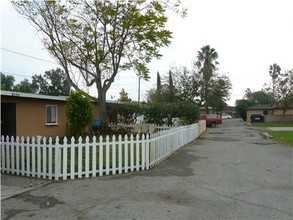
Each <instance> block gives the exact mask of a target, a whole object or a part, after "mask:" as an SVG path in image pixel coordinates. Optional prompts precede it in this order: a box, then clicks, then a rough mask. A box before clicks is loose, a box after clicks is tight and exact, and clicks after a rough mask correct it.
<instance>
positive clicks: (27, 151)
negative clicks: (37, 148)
mask: <svg viewBox="0 0 293 220" xmlns="http://www.w3.org/2000/svg"><path fill="white" fill-rule="evenodd" d="M30 163H31V162H30V138H29V137H27V138H26V175H27V176H30V169H31V168H30Z"/></svg>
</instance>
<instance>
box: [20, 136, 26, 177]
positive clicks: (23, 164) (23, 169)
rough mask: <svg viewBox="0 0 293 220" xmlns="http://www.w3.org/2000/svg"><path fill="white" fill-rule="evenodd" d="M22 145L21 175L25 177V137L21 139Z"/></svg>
mask: <svg viewBox="0 0 293 220" xmlns="http://www.w3.org/2000/svg"><path fill="white" fill-rule="evenodd" d="M20 141H21V143H20V145H21V154H20V156H21V175H22V176H24V175H25V162H24V161H25V151H24V149H25V148H24V137H21V139H20Z"/></svg>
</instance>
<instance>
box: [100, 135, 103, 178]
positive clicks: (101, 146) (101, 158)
mask: <svg viewBox="0 0 293 220" xmlns="http://www.w3.org/2000/svg"><path fill="white" fill-rule="evenodd" d="M103 156H104V152H103V136H100V139H99V176H103V172H104V171H103V164H104V160H103V159H104V157H103Z"/></svg>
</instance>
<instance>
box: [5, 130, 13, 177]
mask: <svg viewBox="0 0 293 220" xmlns="http://www.w3.org/2000/svg"><path fill="white" fill-rule="evenodd" d="M7 138H8V137H7ZM11 138H13V136H12V137H11ZM10 147H11V140H10V142H8V144H7V145H6V169H7V171H8V172H10Z"/></svg>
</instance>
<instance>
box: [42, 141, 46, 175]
mask: <svg viewBox="0 0 293 220" xmlns="http://www.w3.org/2000/svg"><path fill="white" fill-rule="evenodd" d="M42 149H43V158H42V160H43V178H44V179H46V177H47V139H46V137H44V138H43V147H42Z"/></svg>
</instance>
